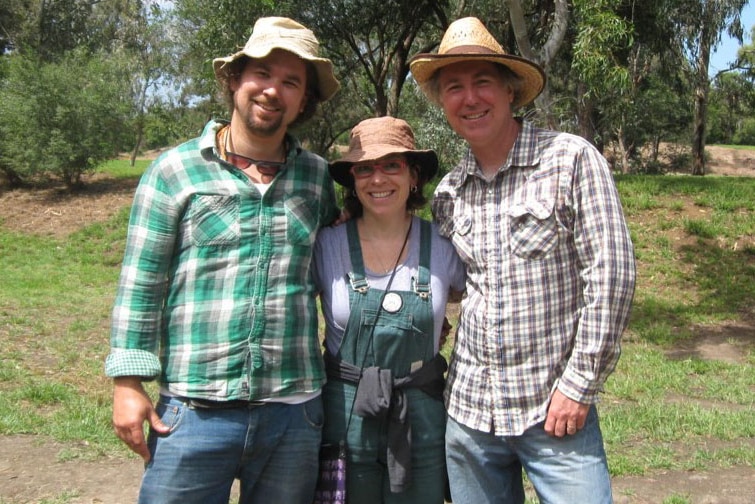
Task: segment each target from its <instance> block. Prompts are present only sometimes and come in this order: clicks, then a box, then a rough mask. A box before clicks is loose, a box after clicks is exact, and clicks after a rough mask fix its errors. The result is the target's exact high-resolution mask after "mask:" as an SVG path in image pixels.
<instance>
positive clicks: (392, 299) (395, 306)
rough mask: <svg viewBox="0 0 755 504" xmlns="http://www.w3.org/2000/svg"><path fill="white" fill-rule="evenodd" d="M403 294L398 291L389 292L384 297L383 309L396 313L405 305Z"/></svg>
mask: <svg viewBox="0 0 755 504" xmlns="http://www.w3.org/2000/svg"><path fill="white" fill-rule="evenodd" d="M403 304H404V301H403V300H402V299H401V295H400V294H398V293H396V292H388V293H387V294H386V295H385V297H384V298H383V310H385V311H387V312H388V313H396V312H397V311H399V310H400V309H401V307H402V306H403Z"/></svg>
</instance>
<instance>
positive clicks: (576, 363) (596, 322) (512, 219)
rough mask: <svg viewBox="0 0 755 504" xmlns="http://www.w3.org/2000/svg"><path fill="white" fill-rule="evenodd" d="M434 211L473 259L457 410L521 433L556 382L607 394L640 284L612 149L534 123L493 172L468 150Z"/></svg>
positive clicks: (453, 375) (454, 376) (502, 432)
mask: <svg viewBox="0 0 755 504" xmlns="http://www.w3.org/2000/svg"><path fill="white" fill-rule="evenodd" d="M433 213H434V217H435V219H436V220H437V222H438V223H439V225H440V232H441V234H442V235H443V236H447V237H448V238H450V239H451V240H452V242H453V244H454V245H455V247H456V250H457V251H458V253H459V255H460V256H461V259H462V261H464V262H465V264H466V267H467V296H466V298H465V299H464V300H463V301H462V306H461V320H460V324H459V330H458V333H457V341H456V345H455V347H454V351H453V355H452V357H451V365H450V370H449V374H448V385H447V389H446V401H447V407H448V414H449V415H450V416H451V417H452V418H453V419H454V420H456V421H457V422H459V423H461V424H463V425H466V426H468V427H470V428H473V429H476V430H480V431H484V432H494V433H495V434H496V435H498V436H511V435H520V434H521V433H523V432H524V431H525V430H526V429H527V428H529V427H531V426H533V425H535V424H537V423H539V422H541V421H543V420H544V419H545V416H546V413H547V407H548V403H549V400H550V397H551V394H552V392H553V390H554V388H555V387H558V388H559V390H560V391H561V392H563V393H564V394H565V395H566V396H568V397H570V398H572V399H574V400H576V401H580V402H584V403H594V402H596V401H597V396H598V393H599V392H600V391H601V390H602V387H603V384H604V382H605V381H606V378H607V377H608V375H609V374H611V372H613V370H614V368H615V367H616V363H617V361H618V359H619V354H620V345H619V340H620V337H621V334H622V332H623V330H624V329H625V327H626V325H627V322H628V318H629V312H630V307H631V302H632V296H633V294H634V284H635V260H634V249H633V246H632V242H631V239H630V236H629V230H628V229H627V225H626V222H625V220H624V215H623V212H622V208H621V202H620V200H619V195H618V192H617V190H616V187H615V184H614V181H613V178H612V175H611V172H610V170H609V168H608V166H607V163H606V161H605V159H604V158H603V156H601V155H600V153H599V152H598V151H597V150H596V149H595V148H594V147H593V146H592V145H591V144H589V143H588V142H587V141H585V140H584V139H582V138H580V137H577V136H574V135H570V134H567V133H560V132H556V131H549V130H542V129H536V128H534V127H533V126H532V125H531V124H529V123H527V122H523V123H522V128H521V131H520V133H519V136H518V138H517V140H516V143H515V145H514V147H513V149H512V150H511V152H510V153H509V157H508V160H507V161H506V163H505V165H504V166H503V167H502V168H501V169H500V170H499V171H498V173H497V174H496V176H495V177H494V178H493V179H492V180H489V181H488V180H486V179H485V178H484V177H483V175H482V172H481V170H480V169H479V167H478V165H477V163H476V161H475V158H474V156H473V155H472V153H471V151H468V152H467V154H466V156H465V157H464V158H463V159H462V161H461V162H460V164H459V165H458V166H457V167H456V168H455V169H454V170H452V171H451V172H450V173H449V174H448V175H446V176H445V177H444V178H443V180H442V181H441V183H440V184H439V185H438V187H437V189H436V192H435V198H434V201H433Z"/></svg>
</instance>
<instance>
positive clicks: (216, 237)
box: [105, 121, 338, 400]
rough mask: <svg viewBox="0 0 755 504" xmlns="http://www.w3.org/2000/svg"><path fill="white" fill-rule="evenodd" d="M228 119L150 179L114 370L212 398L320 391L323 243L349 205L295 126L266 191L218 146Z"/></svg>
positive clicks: (122, 291) (137, 204)
mask: <svg viewBox="0 0 755 504" xmlns="http://www.w3.org/2000/svg"><path fill="white" fill-rule="evenodd" d="M223 126H224V123H221V122H215V121H210V122H209V123H208V124H207V126H206V127H205V129H204V132H203V133H202V135H201V136H200V137H199V138H196V139H194V140H191V141H189V142H187V143H185V144H183V145H181V146H179V147H177V148H175V149H172V150H170V151H168V152H166V153H164V154H163V155H162V156H161V157H160V158H158V159H157V160H156V161H155V162H154V163H153V164H152V166H151V167H150V168H149V169H148V170H147V171H146V172H145V174H144V176H143V177H142V179H141V181H140V183H139V186H138V188H137V190H136V195H135V197H134V204H133V207H132V209H131V218H130V222H129V228H128V238H127V243H126V252H125V257H124V260H123V266H122V270H121V275H120V280H119V283H118V292H117V296H116V300H115V306H114V308H113V318H112V330H111V352H110V355H109V356H108V357H107V360H106V363H105V371H106V373H107V375H108V376H110V377H117V376H142V377H145V378H155V377H158V376H159V378H160V381H161V385H162V386H163V387H166V388H167V389H168V390H169V391H170V392H171V393H174V394H176V395H181V396H186V397H193V398H203V399H212V400H232V399H249V400H257V399H266V398H274V397H284V396H287V395H291V394H295V393H305V392H313V391H316V390H318V389H319V388H320V387H321V386H322V385H323V383H324V382H325V374H324V369H323V364H322V357H321V352H320V345H319V341H318V337H317V323H318V321H317V313H316V305H315V289H314V285H313V282H312V275H311V271H310V269H311V255H312V248H313V245H314V241H315V237H316V234H317V229H318V228H319V227H320V226H322V225H325V224H328V223H330V222H331V221H332V220H333V219H334V218H335V217H336V215H337V213H338V209H337V206H336V200H335V191H334V187H333V182H332V180H331V179H330V176H329V175H328V169H327V163H326V162H325V160H323V159H322V158H321V157H319V156H316V155H314V154H312V153H310V152H308V151H306V150H304V149H302V148H301V146H300V144H299V142H298V141H297V140H296V139H295V138H293V137H291V136H288V137H287V141H288V146H289V151H288V161H287V164H286V166H285V167H284V168H283V169H282V170H281V172H280V173H278V175H277V176H276V178H275V180H274V181H273V183H272V184H271V185H270V187H269V188H268V190H267V192H266V193H265V194H264V196H261V195H260V193H259V191H258V190H257V189H256V187H255V186H254V184H253V183H252V182H251V181H250V180H249V179H248V178H247V177H246V176H245V175H244V174H243V173H242V172H241V171H240V170H238V169H236V168H235V167H233V166H232V165H230V164H228V163H226V162H225V161H222V160H221V159H220V158H219V157H218V153H217V148H216V142H215V137H216V134H217V132H218V130H219V129H220V128H221V127H223Z"/></svg>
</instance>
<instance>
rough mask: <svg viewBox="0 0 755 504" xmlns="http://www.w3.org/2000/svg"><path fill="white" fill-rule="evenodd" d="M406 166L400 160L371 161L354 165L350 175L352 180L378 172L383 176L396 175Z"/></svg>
mask: <svg viewBox="0 0 755 504" xmlns="http://www.w3.org/2000/svg"><path fill="white" fill-rule="evenodd" d="M405 166H406V161H404V160H403V159H401V158H395V159H386V160H384V161H371V162H369V163H363V164H355V165H352V166H351V170H350V171H351V174H352V175H353V176H354V178H359V179H363V178H367V177H371V176H373V175H374V174H375V170H380V171H381V172H382V173H383V174H384V175H398V174H399V173H401V170H403V169H404V167H405Z"/></svg>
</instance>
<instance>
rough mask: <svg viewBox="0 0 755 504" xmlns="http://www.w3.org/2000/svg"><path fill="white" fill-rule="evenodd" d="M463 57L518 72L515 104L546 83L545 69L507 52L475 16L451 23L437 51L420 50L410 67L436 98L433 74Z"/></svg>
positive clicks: (527, 99)
mask: <svg viewBox="0 0 755 504" xmlns="http://www.w3.org/2000/svg"><path fill="white" fill-rule="evenodd" d="M460 61H491V62H493V63H498V64H499V65H503V66H505V67H507V68H508V69H509V70H511V71H512V72H514V73H515V74H516V75H518V76H519V77H520V78H521V79H522V86H521V92H520V93H519V96H518V97H517V100H516V101H515V102H514V103H513V104H512V105H513V106H514V107H521V106H524V105H527V104H528V103H530V102H532V100H534V99H535V98H537V96H538V95H539V94H540V92H541V91H542V90H543V87H544V86H545V72H544V71H543V69H542V68H540V66H539V65H538V64H536V63H534V62H532V61H530V60H528V59H525V58H521V57H519V56H514V55H512V54H507V53H506V51H504V49H503V47H501V45H500V44H499V43H498V42H497V41H496V40H495V38H493V36H492V35H491V34H490V32H489V31H488V30H487V29H486V28H485V26H484V25H483V24H482V22H481V21H480V20H479V19H477V18H473V17H467V18H462V19H457V20H456V21H454V22H453V23H451V24H450V25H449V26H448V29H447V30H446V33H445V34H444V35H443V39H442V40H441V41H440V46H439V47H438V53H437V54H434V53H421V54H417V55H415V56H414V57H413V58H412V59H411V61H410V63H409V67H410V69H411V72H412V75H413V76H414V80H416V81H417V83H418V84H419V85H420V87H421V88H422V91H423V92H424V93H425V94H426V95H428V96H430V98H433V99H434V98H435V97H433V96H431V93H430V92H429V90H428V86H427V85H428V83H429V82H430V81H431V79H432V77H433V74H434V73H435V72H436V71H437V70H439V69H441V68H443V67H444V66H447V65H451V64H452V63H458V62H460Z"/></svg>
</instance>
